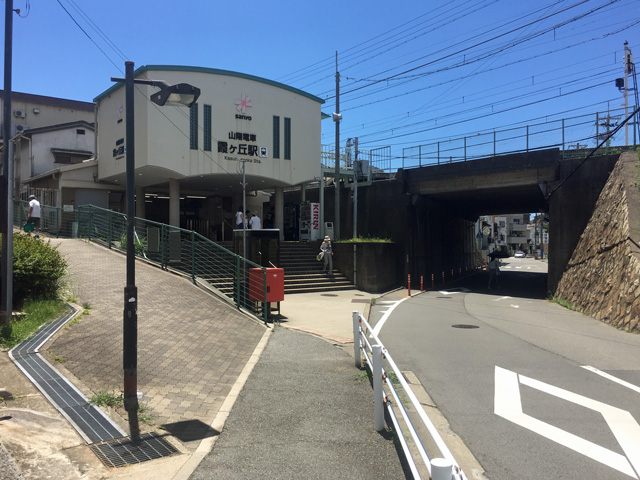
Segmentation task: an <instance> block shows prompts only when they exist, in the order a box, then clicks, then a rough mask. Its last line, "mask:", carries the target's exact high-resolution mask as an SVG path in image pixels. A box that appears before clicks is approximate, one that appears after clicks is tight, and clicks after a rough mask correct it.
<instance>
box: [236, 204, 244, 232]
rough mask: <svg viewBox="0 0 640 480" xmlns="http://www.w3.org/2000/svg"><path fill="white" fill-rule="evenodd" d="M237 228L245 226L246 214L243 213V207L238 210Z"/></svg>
mask: <svg viewBox="0 0 640 480" xmlns="http://www.w3.org/2000/svg"><path fill="white" fill-rule="evenodd" d="M236 228H238V229H240V230H242V229H243V228H244V215H243V214H242V207H238V211H237V212H236Z"/></svg>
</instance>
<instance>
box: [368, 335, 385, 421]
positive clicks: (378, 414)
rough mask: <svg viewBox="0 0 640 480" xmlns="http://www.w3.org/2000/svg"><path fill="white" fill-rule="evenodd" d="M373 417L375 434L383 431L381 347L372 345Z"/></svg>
mask: <svg viewBox="0 0 640 480" xmlns="http://www.w3.org/2000/svg"><path fill="white" fill-rule="evenodd" d="M371 348H372V352H371V355H372V357H373V359H372V360H373V366H372V367H371V368H372V372H371V373H372V375H373V416H374V421H375V428H376V431H377V432H381V431H383V430H384V403H383V399H384V391H383V390H382V345H373V346H372V347H371Z"/></svg>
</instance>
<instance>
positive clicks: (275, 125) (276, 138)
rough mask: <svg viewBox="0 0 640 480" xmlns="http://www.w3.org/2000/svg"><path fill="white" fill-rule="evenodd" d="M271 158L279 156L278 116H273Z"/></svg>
mask: <svg viewBox="0 0 640 480" xmlns="http://www.w3.org/2000/svg"><path fill="white" fill-rule="evenodd" d="M273 158H280V117H278V116H276V115H274V116H273Z"/></svg>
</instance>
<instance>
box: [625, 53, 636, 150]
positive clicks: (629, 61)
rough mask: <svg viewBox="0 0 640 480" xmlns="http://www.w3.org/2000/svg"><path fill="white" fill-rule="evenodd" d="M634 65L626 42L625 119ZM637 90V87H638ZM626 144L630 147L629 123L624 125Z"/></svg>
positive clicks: (627, 112)
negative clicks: (630, 78) (630, 76)
mask: <svg viewBox="0 0 640 480" xmlns="http://www.w3.org/2000/svg"><path fill="white" fill-rule="evenodd" d="M632 65H633V57H632V56H631V50H630V49H629V42H627V41H625V42H624V118H627V117H628V116H629V74H630V73H631V68H632ZM636 88H637V86H636ZM624 144H625V145H629V122H627V123H625V125H624Z"/></svg>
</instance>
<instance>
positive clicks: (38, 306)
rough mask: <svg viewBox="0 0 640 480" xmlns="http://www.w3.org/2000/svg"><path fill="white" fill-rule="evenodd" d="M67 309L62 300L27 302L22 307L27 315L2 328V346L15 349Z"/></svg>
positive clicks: (0, 341)
mask: <svg viewBox="0 0 640 480" xmlns="http://www.w3.org/2000/svg"><path fill="white" fill-rule="evenodd" d="M66 308H67V307H66V304H65V303H64V302H63V301H62V300H26V301H25V302H24V305H23V307H22V310H23V312H24V313H25V315H24V316H23V317H21V318H20V319H18V320H12V321H10V322H9V323H8V324H7V325H3V326H2V327H0V345H2V347H3V348H12V347H15V346H16V345H17V344H19V343H20V342H22V341H23V340H26V339H27V338H29V337H30V336H31V335H32V334H33V333H34V332H35V331H36V330H38V328H40V327H41V326H42V325H44V324H45V323H47V322H50V321H52V320H55V319H56V318H58V317H59V316H60V315H62V313H63V312H64V311H65V309H66Z"/></svg>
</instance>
